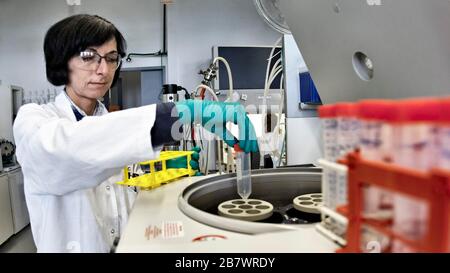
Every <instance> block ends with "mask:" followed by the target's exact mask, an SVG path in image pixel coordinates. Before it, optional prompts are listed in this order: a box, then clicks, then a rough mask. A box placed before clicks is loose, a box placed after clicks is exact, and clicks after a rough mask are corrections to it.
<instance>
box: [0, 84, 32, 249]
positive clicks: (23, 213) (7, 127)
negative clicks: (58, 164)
mask: <svg viewBox="0 0 450 273" xmlns="http://www.w3.org/2000/svg"><path fill="white" fill-rule="evenodd" d="M22 96H23V89H22V88H21V87H18V86H14V85H9V84H6V83H5V82H4V81H2V82H0V102H1V107H0V139H1V140H0V148H1V153H2V154H3V155H4V156H3V157H2V158H3V160H0V163H2V164H0V167H1V168H0V219H1V221H0V244H1V243H3V242H4V241H6V240H7V239H8V238H9V237H11V236H12V235H14V234H16V233H18V232H19V231H21V230H22V229H23V228H24V227H25V226H27V225H28V224H29V216H28V210H27V207H26V201H25V194H24V186H23V175H22V171H21V168H20V166H19V165H18V164H17V162H16V160H15V157H14V137H13V129H12V127H13V122H14V118H15V116H16V114H17V112H18V110H19V108H20V106H21V105H22ZM11 152H12V153H11Z"/></svg>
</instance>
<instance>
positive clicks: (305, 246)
mask: <svg viewBox="0 0 450 273" xmlns="http://www.w3.org/2000/svg"><path fill="white" fill-rule="evenodd" d="M204 178H205V177H188V178H184V179H181V180H179V181H176V182H173V183H170V184H168V185H164V186H162V187H159V188H156V189H153V190H150V191H141V192H139V194H138V196H137V199H136V202H135V204H134V207H133V210H132V212H131V215H130V218H129V221H128V224H127V226H126V228H125V230H124V232H123V233H122V237H121V240H120V242H119V245H118V247H117V249H116V252H153V253H156V252H158V253H161V252H184V253H196V252H208V253H220V252H225V253H236V252H251V253H280V252H334V251H335V250H336V249H338V245H336V244H335V243H333V242H332V241H331V240H329V239H327V238H325V237H324V236H322V235H321V234H320V233H319V232H317V231H316V229H315V227H314V225H304V226H302V227H301V228H300V229H298V230H294V231H280V232H274V233H265V234H260V235H247V234H242V233H236V232H231V231H226V230H221V229H218V228H215V227H211V226H207V225H205V224H201V223H199V222H197V221H195V220H192V219H191V218H189V217H188V216H186V215H184V214H183V212H182V211H180V210H179V209H178V205H177V202H178V196H179V195H180V194H181V192H182V191H183V190H184V188H185V187H187V186H188V185H190V184H192V183H194V182H195V181H198V180H200V179H204ZM163 225H165V226H167V225H170V226H172V227H175V229H178V230H177V231H175V232H164V231H161V229H163V228H162V226H163ZM208 235H213V236H212V237H209V238H212V239H210V240H206V241H205V240H204V241H197V242H193V239H194V238H198V237H200V236H208ZM222 236H223V237H225V238H226V239H222V238H221V237H222ZM219 237H220V238H219Z"/></svg>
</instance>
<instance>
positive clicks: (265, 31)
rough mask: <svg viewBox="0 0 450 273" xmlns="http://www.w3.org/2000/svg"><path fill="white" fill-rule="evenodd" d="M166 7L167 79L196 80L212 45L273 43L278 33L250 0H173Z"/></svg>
mask: <svg viewBox="0 0 450 273" xmlns="http://www.w3.org/2000/svg"><path fill="white" fill-rule="evenodd" d="M175 2H176V4H175V5H173V6H171V7H170V9H169V15H170V20H171V21H170V22H169V33H170V36H169V78H168V80H169V82H171V83H178V84H180V85H182V86H184V87H186V88H187V89H193V88H195V87H196V86H197V85H198V84H200V82H201V80H202V77H201V76H200V75H197V73H198V72H199V71H200V69H206V68H207V67H208V65H209V63H210V62H211V61H212V47H213V46H214V45H273V44H274V43H275V41H276V40H277V39H278V38H279V37H280V36H281V34H279V33H278V32H275V31H273V30H272V29H271V28H270V27H269V26H267V25H266V23H265V22H264V21H263V19H262V18H260V16H259V14H258V12H257V10H256V8H255V6H254V4H253V0H176V1H175Z"/></svg>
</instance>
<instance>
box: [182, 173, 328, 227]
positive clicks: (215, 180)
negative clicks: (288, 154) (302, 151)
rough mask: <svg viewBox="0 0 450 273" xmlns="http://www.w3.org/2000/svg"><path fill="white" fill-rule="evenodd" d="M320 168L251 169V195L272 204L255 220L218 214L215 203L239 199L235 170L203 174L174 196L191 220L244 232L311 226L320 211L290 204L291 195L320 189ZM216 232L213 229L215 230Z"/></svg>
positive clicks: (292, 197) (292, 196)
mask: <svg viewBox="0 0 450 273" xmlns="http://www.w3.org/2000/svg"><path fill="white" fill-rule="evenodd" d="M320 180H321V169H320V168H300V167H288V168H278V169H260V170H252V199H257V200H264V201H265V202H268V203H270V204H272V206H273V213H272V216H270V217H269V218H267V219H265V220H260V221H258V222H249V221H240V220H236V219H232V218H228V217H222V216H220V215H218V206H219V205H220V204H221V203H223V202H225V201H229V200H235V199H239V195H238V194H237V192H236V174H224V175H220V176H211V177H205V178H204V179H202V180H201V181H197V182H195V183H192V184H190V185H189V186H187V187H186V188H185V189H184V190H183V191H182V193H181V195H180V196H179V197H178V208H179V209H180V210H181V211H182V212H183V213H184V214H185V215H186V216H188V217H189V218H190V219H193V220H195V223H197V224H200V225H208V226H212V227H215V228H219V229H222V230H228V231H233V232H238V233H244V234H262V233H267V232H274V231H283V230H292V229H302V228H307V227H310V228H314V227H313V226H311V225H309V224H313V223H317V222H319V221H320V215H318V214H313V213H304V212H301V211H298V210H296V209H295V208H294V207H293V204H292V200H294V198H296V197H298V196H300V195H304V194H309V193H315V192H321V186H320ZM216 233H217V231H216Z"/></svg>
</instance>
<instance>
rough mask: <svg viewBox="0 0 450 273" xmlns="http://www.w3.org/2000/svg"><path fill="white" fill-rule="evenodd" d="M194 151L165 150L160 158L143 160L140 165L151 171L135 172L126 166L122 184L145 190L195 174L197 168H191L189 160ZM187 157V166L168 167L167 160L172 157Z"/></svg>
mask: <svg viewBox="0 0 450 273" xmlns="http://www.w3.org/2000/svg"><path fill="white" fill-rule="evenodd" d="M193 153H194V152H193V151H187V152H186V151H180V152H178V151H164V152H161V153H160V156H159V158H157V159H154V160H149V161H146V162H141V163H139V165H141V166H143V167H144V168H147V169H148V170H149V173H145V174H140V175H137V174H133V173H131V172H130V170H129V169H128V167H125V168H124V180H123V181H121V182H119V183H118V184H120V185H126V186H133V187H140V188H142V189H144V190H150V189H154V188H157V187H159V186H161V185H163V184H167V183H170V182H173V181H174V180H176V179H178V178H180V177H183V176H193V175H195V170H193V169H192V168H191V165H190V164H189V162H190V161H191V155H192V154H193ZM180 157H186V168H173V169H168V168H167V166H166V162H167V161H168V160H171V159H177V158H180Z"/></svg>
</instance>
